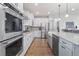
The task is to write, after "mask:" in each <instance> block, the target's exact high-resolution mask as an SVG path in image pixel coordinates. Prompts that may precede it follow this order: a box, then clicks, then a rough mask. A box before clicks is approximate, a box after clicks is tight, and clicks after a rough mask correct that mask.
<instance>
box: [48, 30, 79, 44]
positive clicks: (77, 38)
mask: <svg viewBox="0 0 79 59" xmlns="http://www.w3.org/2000/svg"><path fill="white" fill-rule="evenodd" d="M52 34H54V35H56V36H58V37H59V38H63V39H65V40H67V41H69V42H72V43H74V44H76V45H79V34H78V33H70V32H64V31H62V32H56V31H49V32H48V35H50V36H52Z"/></svg>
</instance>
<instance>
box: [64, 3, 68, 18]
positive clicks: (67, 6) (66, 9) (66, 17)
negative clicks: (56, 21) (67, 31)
mask: <svg viewBox="0 0 79 59" xmlns="http://www.w3.org/2000/svg"><path fill="white" fill-rule="evenodd" d="M65 17H66V18H68V17H69V14H68V4H66V15H65Z"/></svg>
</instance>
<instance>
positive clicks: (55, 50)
mask: <svg viewBox="0 0 79 59" xmlns="http://www.w3.org/2000/svg"><path fill="white" fill-rule="evenodd" d="M52 39H53V43H52V45H53V53H54V55H55V56H58V54H59V37H58V36H56V35H54V34H53V35H52Z"/></svg>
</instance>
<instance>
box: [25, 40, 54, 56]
mask: <svg viewBox="0 0 79 59" xmlns="http://www.w3.org/2000/svg"><path fill="white" fill-rule="evenodd" d="M25 56H53V53H52V50H51V49H50V48H49V47H48V44H47V39H34V41H33V43H32V45H31V46H30V48H29V49H28V51H27V52H26V54H25Z"/></svg>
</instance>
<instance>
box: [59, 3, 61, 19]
mask: <svg viewBox="0 0 79 59" xmlns="http://www.w3.org/2000/svg"><path fill="white" fill-rule="evenodd" d="M58 7H59V19H58V20H61V17H60V7H61V5H60V4H59V5H58Z"/></svg>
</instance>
